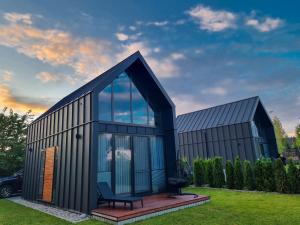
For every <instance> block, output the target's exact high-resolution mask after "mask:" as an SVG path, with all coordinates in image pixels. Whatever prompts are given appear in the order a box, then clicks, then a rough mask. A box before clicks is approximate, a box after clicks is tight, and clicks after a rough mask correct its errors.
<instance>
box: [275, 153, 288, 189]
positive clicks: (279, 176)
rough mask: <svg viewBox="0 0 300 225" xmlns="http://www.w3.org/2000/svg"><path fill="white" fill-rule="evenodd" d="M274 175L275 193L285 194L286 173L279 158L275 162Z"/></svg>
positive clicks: (286, 184) (286, 186) (286, 185)
mask: <svg viewBox="0 0 300 225" xmlns="http://www.w3.org/2000/svg"><path fill="white" fill-rule="evenodd" d="M274 175H275V184H276V191H277V192H281V193H286V192H287V191H288V183H287V176H286V171H285V168H284V165H283V162H282V160H281V159H280V158H279V159H276V161H275V165H274Z"/></svg>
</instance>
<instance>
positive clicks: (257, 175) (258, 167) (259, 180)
mask: <svg viewBox="0 0 300 225" xmlns="http://www.w3.org/2000/svg"><path fill="white" fill-rule="evenodd" d="M254 180H255V187H256V190H258V191H262V190H263V189H264V176H263V164H262V160H257V161H256V162H255V165H254Z"/></svg>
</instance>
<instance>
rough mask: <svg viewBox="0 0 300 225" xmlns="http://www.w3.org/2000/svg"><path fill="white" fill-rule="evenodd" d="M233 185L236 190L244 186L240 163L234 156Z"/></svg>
mask: <svg viewBox="0 0 300 225" xmlns="http://www.w3.org/2000/svg"><path fill="white" fill-rule="evenodd" d="M234 187H235V189H238V190H241V189H243V187H244V176H243V170H242V163H241V160H240V158H239V157H236V159H235V161H234Z"/></svg>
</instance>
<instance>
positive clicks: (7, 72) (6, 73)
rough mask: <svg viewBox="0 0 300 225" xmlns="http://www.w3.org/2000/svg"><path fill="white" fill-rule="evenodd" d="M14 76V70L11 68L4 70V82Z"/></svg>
mask: <svg viewBox="0 0 300 225" xmlns="http://www.w3.org/2000/svg"><path fill="white" fill-rule="evenodd" d="M12 77H13V72H12V71H10V70H4V71H3V74H2V80H3V81H4V82H10V81H11V80H12Z"/></svg>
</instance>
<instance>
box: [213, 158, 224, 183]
mask: <svg viewBox="0 0 300 225" xmlns="http://www.w3.org/2000/svg"><path fill="white" fill-rule="evenodd" d="M213 180H214V187H218V188H220V187H223V185H224V183H225V177H224V172H223V162H222V158H221V157H215V158H214V159H213Z"/></svg>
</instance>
